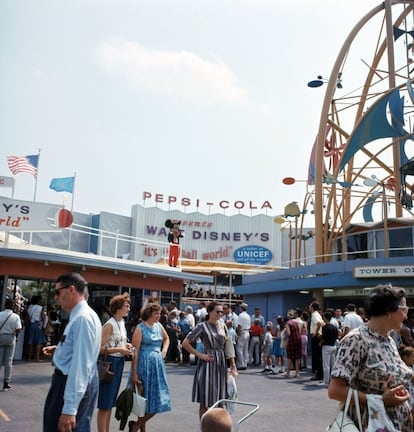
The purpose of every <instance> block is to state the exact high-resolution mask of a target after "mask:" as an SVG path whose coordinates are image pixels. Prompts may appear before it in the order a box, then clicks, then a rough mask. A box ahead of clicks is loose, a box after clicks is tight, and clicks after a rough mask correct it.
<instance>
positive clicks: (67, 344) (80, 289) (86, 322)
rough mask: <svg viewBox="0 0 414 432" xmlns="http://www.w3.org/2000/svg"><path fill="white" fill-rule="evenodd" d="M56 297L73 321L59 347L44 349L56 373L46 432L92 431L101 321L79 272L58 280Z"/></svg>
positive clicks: (46, 412)
mask: <svg viewBox="0 0 414 432" xmlns="http://www.w3.org/2000/svg"><path fill="white" fill-rule="evenodd" d="M55 298H56V300H57V302H58V303H59V304H60V306H61V308H62V309H63V310H65V311H66V312H68V313H69V322H68V324H67V326H66V328H65V331H64V332H63V335H62V337H61V339H60V341H59V343H58V344H57V346H48V347H45V348H44V349H43V352H44V354H45V355H46V356H49V357H50V356H52V355H53V364H54V366H55V373H54V374H53V376H52V384H51V387H50V390H49V393H48V395H47V398H46V403H45V408H44V415H43V432H56V431H59V432H63V431H72V430H75V429H76V431H77V432H89V431H90V430H91V420H92V415H93V411H94V408H95V405H96V398H97V395H98V387H99V382H98V372H97V367H96V363H97V359H98V355H99V350H100V345H101V322H100V320H99V317H98V315H97V314H96V313H95V312H94V311H93V310H92V309H91V307H90V306H89V305H88V303H87V301H86V299H87V298H88V290H87V284H86V281H85V280H84V279H83V278H82V276H81V275H79V274H78V273H67V274H64V275H61V276H59V277H58V278H57V279H56V286H55Z"/></svg>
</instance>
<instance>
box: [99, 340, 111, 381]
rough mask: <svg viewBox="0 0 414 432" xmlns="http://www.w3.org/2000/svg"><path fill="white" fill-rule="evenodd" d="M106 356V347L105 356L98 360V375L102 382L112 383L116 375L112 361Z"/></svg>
mask: <svg viewBox="0 0 414 432" xmlns="http://www.w3.org/2000/svg"><path fill="white" fill-rule="evenodd" d="M106 356H107V353H106V348H105V354H104V358H103V359H99V360H98V375H99V382H100V383H105V384H110V383H111V382H112V379H113V377H114V368H113V366H112V362H110V361H107V360H106Z"/></svg>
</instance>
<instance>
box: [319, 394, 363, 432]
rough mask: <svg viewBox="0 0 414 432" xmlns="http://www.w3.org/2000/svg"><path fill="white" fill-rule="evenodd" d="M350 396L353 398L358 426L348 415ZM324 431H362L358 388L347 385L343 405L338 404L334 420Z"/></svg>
mask: <svg viewBox="0 0 414 432" xmlns="http://www.w3.org/2000/svg"><path fill="white" fill-rule="evenodd" d="M352 398H354V405H355V410H356V414H357V417H358V426H357V425H356V424H355V423H354V421H353V420H352V418H351V417H350V416H349V415H348V411H349V406H350V404H351V399H352ZM326 432H362V421H361V409H360V407H359V399H358V390H355V389H353V388H351V387H349V389H348V394H347V396H346V401H345V405H343V404H341V405H340V407H339V410H338V411H337V413H336V415H335V418H334V420H333V421H332V423H331V424H330V425H329V426H328V427H327V428H326Z"/></svg>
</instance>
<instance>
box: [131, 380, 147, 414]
mask: <svg viewBox="0 0 414 432" xmlns="http://www.w3.org/2000/svg"><path fill="white" fill-rule="evenodd" d="M146 409H147V399H145V398H144V396H141V395H140V393H139V388H138V386H137V385H136V384H135V386H134V393H133V395H132V409H131V412H132V413H133V414H135V415H136V416H137V417H144V416H145V411H146Z"/></svg>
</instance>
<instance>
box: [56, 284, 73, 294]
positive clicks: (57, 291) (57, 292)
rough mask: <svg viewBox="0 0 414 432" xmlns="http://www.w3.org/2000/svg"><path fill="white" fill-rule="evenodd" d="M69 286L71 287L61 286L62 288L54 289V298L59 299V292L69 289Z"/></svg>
mask: <svg viewBox="0 0 414 432" xmlns="http://www.w3.org/2000/svg"><path fill="white" fill-rule="evenodd" d="M71 286H72V285H65V286H63V287H59V288H55V289H54V292H55V296H56V297H59V295H60V291H61V290H63V289H66V288H70V287H71Z"/></svg>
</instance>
